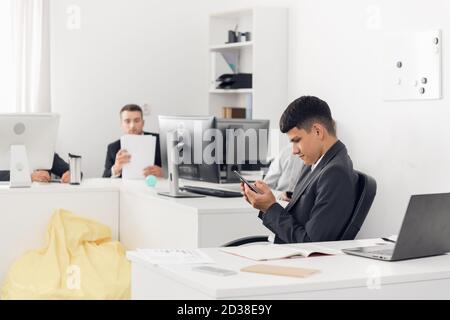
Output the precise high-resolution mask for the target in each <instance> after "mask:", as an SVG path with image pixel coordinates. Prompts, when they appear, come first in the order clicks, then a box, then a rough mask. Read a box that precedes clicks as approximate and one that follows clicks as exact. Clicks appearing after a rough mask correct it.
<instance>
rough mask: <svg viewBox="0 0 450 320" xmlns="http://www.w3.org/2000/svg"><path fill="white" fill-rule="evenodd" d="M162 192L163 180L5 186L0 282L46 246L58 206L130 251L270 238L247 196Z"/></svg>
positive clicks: (0, 195) (0, 192)
mask: <svg viewBox="0 0 450 320" xmlns="http://www.w3.org/2000/svg"><path fill="white" fill-rule="evenodd" d="M187 183H189V184H199V183H198V182H197V183H195V182H192V181H190V182H187ZM200 185H203V186H205V185H207V184H204V183H201V184H200ZM216 187H217V186H216ZM161 190H165V191H166V190H168V184H167V181H165V180H162V179H161V180H159V181H158V184H157V187H156V189H155V188H149V187H147V186H146V185H145V184H144V182H143V181H122V180H121V179H86V180H84V181H83V183H82V184H81V185H80V186H71V185H63V184H50V185H45V184H43V185H42V184H33V186H32V187H31V188H26V189H9V187H8V186H5V185H1V186H0V204H1V210H0V212H1V223H0V253H1V254H0V283H1V282H2V280H3V278H4V276H5V273H6V271H7V269H8V268H9V267H10V265H11V263H12V262H13V261H14V260H15V259H16V258H17V257H19V256H20V255H22V254H23V253H24V252H25V251H27V250H30V249H35V248H39V247H42V245H43V244H44V239H45V232H46V228H47V225H48V223H49V222H50V217H51V215H52V214H53V212H54V210H55V209H58V208H64V209H66V210H69V211H71V212H73V213H76V214H80V215H82V216H85V217H87V218H91V219H94V220H97V221H99V222H102V223H104V224H106V225H108V226H109V227H111V231H112V235H113V238H114V239H119V240H120V241H121V243H122V244H123V245H124V246H125V247H126V248H128V249H135V248H137V247H141V248H143V247H146V248H164V247H165V248H169V247H180V246H183V247H189V248H194V247H206V246H220V245H222V244H224V243H225V242H228V241H230V240H233V239H236V238H239V237H243V236H247V235H253V234H269V231H268V230H267V229H266V228H265V227H264V226H263V225H262V223H261V221H260V220H259V219H258V218H257V212H256V210H255V209H253V208H252V207H251V206H250V205H248V204H247V203H246V202H245V201H244V200H243V199H242V198H229V199H223V198H213V197H206V198H197V199H172V198H167V197H162V196H158V195H157V194H156V193H157V191H161Z"/></svg>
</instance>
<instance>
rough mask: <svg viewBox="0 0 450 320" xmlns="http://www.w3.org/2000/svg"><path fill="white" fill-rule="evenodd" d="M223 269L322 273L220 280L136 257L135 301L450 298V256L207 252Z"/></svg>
mask: <svg viewBox="0 0 450 320" xmlns="http://www.w3.org/2000/svg"><path fill="white" fill-rule="evenodd" d="M376 242H381V241H376V240H375V239H368V240H355V241H341V242H328V243H321V244H322V245H327V246H330V247H332V248H336V249H341V248H345V247H353V246H365V245H372V244H374V243H376ZM204 251H205V252H206V253H207V254H208V255H209V256H210V257H212V258H213V259H214V260H215V261H216V263H217V265H218V266H219V267H222V268H227V269H234V270H239V269H240V268H242V267H244V266H248V265H252V264H256V263H264V264H276V265H285V266H298V267H305V268H314V269H319V270H320V273H317V274H314V275H312V276H310V277H308V278H304V279H301V278H291V277H284V276H276V275H262V274H256V273H246V272H239V273H238V274H237V275H233V276H227V277H220V276H215V275H209V274H206V273H200V272H195V271H191V267H190V266H170V267H159V266H154V265H150V264H148V263H146V262H145V261H143V260H142V259H140V258H139V257H137V256H135V255H134V254H133V252H128V253H127V256H128V257H129V259H130V260H131V261H132V277H131V279H132V286H131V288H132V299H450V255H442V256H436V257H429V258H422V259H414V260H405V261H398V262H386V261H377V260H372V259H367V258H362V257H355V256H349V255H345V254H342V255H336V256H321V257H310V258H298V259H284V260H277V261H270V262H267V261H265V262H255V261H252V260H248V259H245V258H240V257H237V256H233V255H230V254H227V253H224V252H220V251H219V249H218V248H211V249H204Z"/></svg>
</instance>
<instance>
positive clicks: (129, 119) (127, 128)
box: [103, 104, 163, 178]
mask: <svg viewBox="0 0 450 320" xmlns="http://www.w3.org/2000/svg"><path fill="white" fill-rule="evenodd" d="M120 121H121V127H122V131H123V133H124V134H139V135H140V134H145V135H152V136H155V137H156V150H155V164H154V165H152V166H148V167H146V168H142V174H143V176H145V177H147V176H149V175H154V176H157V177H162V176H163V171H162V169H161V150H160V146H159V134H156V133H151V132H144V124H145V121H144V116H143V113H142V109H141V107H139V106H138V105H135V104H128V105H126V106H124V107H123V108H122V109H121V110H120ZM130 159H131V154H129V153H128V152H127V150H123V149H122V148H121V146H120V139H119V140H117V141H115V142H113V143H111V144H109V145H108V150H107V152H106V160H105V170H104V171H103V177H104V178H110V177H111V178H121V177H122V168H123V166H124V165H125V164H127V163H128V162H130Z"/></svg>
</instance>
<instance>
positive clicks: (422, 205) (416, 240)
mask: <svg viewBox="0 0 450 320" xmlns="http://www.w3.org/2000/svg"><path fill="white" fill-rule="evenodd" d="M342 251H343V252H345V253H347V254H351V255H356V256H361V257H367V258H373V259H378V260H386V261H397V260H405V259H414V258H421V257H428V256H434V255H440V254H445V253H447V252H450V193H439V194H421V195H412V196H411V198H410V199H409V204H408V208H407V210H406V214H405V217H404V218H403V223H402V226H401V229H400V233H399V234H398V238H397V241H396V243H395V244H386V245H381V246H371V247H357V248H347V249H343V250H342Z"/></svg>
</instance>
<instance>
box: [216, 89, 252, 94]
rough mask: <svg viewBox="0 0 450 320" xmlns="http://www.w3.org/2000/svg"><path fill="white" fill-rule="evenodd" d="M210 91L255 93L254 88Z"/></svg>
mask: <svg viewBox="0 0 450 320" xmlns="http://www.w3.org/2000/svg"><path fill="white" fill-rule="evenodd" d="M209 93H253V89H212V90H209Z"/></svg>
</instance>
